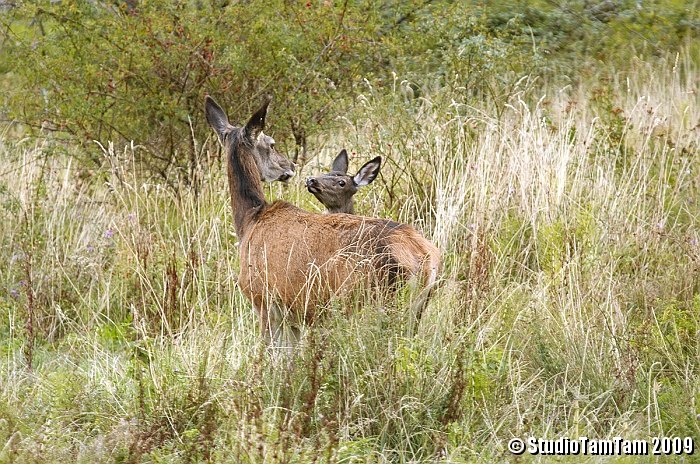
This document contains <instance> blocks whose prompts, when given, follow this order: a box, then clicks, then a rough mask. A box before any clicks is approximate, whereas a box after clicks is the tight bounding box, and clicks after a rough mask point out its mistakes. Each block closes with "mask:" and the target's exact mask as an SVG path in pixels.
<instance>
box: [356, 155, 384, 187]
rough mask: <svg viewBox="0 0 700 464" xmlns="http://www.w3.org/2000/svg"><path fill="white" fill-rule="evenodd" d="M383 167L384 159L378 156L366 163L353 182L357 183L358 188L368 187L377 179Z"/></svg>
mask: <svg viewBox="0 0 700 464" xmlns="http://www.w3.org/2000/svg"><path fill="white" fill-rule="evenodd" d="M381 167H382V157H381V156H377V157H376V158H374V159H373V160H370V161H368V162H366V163H365V165H364V166H362V167H361V168H360V170H359V171H358V172H357V174H355V177H353V178H352V180H354V181H355V184H357V186H358V187H362V186H363V185H367V184H369V183H371V182H372V181H373V180H374V179H375V178H376V177H377V174H379V168H381Z"/></svg>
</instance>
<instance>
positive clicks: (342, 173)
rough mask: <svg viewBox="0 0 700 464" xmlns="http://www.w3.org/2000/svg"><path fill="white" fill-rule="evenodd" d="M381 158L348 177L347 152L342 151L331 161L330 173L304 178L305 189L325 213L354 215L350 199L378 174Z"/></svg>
mask: <svg viewBox="0 0 700 464" xmlns="http://www.w3.org/2000/svg"><path fill="white" fill-rule="evenodd" d="M381 166H382V158H381V157H380V156H377V157H376V158H374V159H372V160H370V161H368V162H367V163H365V164H364V166H362V167H361V168H360V170H359V171H357V174H355V175H354V176H349V175H348V152H347V151H346V150H345V149H343V150H342V151H341V152H340V153H339V154H338V156H336V158H335V160H334V161H333V167H332V168H331V172H329V173H327V174H322V175H320V176H318V177H307V178H306V189H307V190H308V191H309V192H310V193H312V194H313V195H314V196H315V197H316V199H317V200H318V201H320V202H321V203H322V204H323V206H325V207H326V212H327V213H348V214H355V208H354V200H353V199H352V197H353V196H354V195H355V194H356V193H357V191H358V190H359V189H360V187H363V186H365V185H367V184H370V183H371V182H372V181H373V180H374V179H375V178H376V177H377V174H379V169H380V168H381Z"/></svg>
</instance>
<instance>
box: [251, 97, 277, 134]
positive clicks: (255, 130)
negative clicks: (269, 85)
mask: <svg viewBox="0 0 700 464" xmlns="http://www.w3.org/2000/svg"><path fill="white" fill-rule="evenodd" d="M271 101H272V97H271V96H269V95H268V96H267V97H265V101H264V102H263V104H262V106H261V107H260V109H258V111H256V112H255V113H253V116H251V117H250V120H249V121H248V124H246V125H245V133H246V135H247V136H248V137H250V138H252V139H257V138H258V135H260V132H262V130H263V129H264V128H265V116H266V115H267V107H268V106H270V102H271Z"/></svg>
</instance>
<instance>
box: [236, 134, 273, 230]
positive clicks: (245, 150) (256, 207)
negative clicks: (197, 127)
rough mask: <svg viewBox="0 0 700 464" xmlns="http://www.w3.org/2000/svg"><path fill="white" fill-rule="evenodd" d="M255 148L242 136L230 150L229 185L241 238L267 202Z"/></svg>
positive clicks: (237, 228)
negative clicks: (256, 160)
mask: <svg viewBox="0 0 700 464" xmlns="http://www.w3.org/2000/svg"><path fill="white" fill-rule="evenodd" d="M252 149H253V147H251V146H249V144H248V143H246V141H245V140H244V139H243V137H241V140H237V141H233V142H232V143H231V145H230V146H229V150H228V187H229V193H230V194H231V208H232V209H233V224H234V227H235V229H236V235H237V236H238V240H239V241H240V240H242V239H243V237H244V236H246V234H247V232H248V230H249V229H250V228H251V227H252V226H253V225H254V223H255V220H256V218H257V215H258V213H259V212H260V211H261V210H262V208H263V207H264V206H266V205H267V201H265V194H264V193H263V189H262V185H261V181H260V172H259V170H258V166H257V164H256V163H255V159H254V158H253V154H252V153H251V151H252Z"/></svg>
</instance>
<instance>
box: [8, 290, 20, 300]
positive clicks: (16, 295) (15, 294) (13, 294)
mask: <svg viewBox="0 0 700 464" xmlns="http://www.w3.org/2000/svg"><path fill="white" fill-rule="evenodd" d="M10 295H12V297H13V298H19V292H18V291H17V290H15V289H14V288H13V289H12V290H10Z"/></svg>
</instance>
